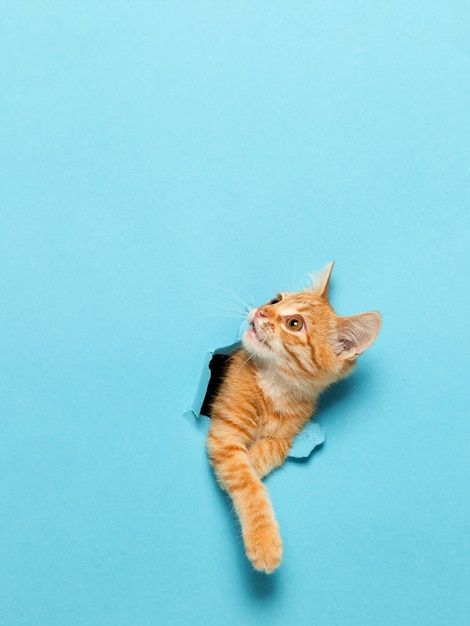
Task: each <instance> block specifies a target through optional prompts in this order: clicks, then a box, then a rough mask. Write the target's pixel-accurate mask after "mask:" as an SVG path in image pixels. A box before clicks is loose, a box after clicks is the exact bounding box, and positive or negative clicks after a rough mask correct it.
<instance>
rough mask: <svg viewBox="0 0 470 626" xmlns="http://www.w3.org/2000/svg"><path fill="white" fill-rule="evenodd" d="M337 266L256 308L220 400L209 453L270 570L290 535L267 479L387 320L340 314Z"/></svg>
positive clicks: (253, 553) (252, 547)
mask: <svg viewBox="0 0 470 626" xmlns="http://www.w3.org/2000/svg"><path fill="white" fill-rule="evenodd" d="M331 269H332V264H330V265H329V266H327V268H325V270H324V271H323V272H322V273H321V274H320V276H319V277H318V278H317V280H316V282H315V284H314V285H313V286H312V288H310V289H307V290H304V291H301V292H298V293H283V294H280V295H279V296H277V297H276V298H275V299H274V300H273V301H272V302H270V303H268V304H266V305H263V306H261V307H258V308H257V309H253V310H252V311H251V312H250V314H249V316H248V321H249V322H250V328H249V329H248V331H247V332H246V333H245V335H244V337H243V342H242V343H243V346H242V348H241V349H240V350H239V351H238V352H236V353H235V354H234V355H233V356H232V358H231V360H230V363H229V366H228V370H227V373H226V375H225V379H224V381H223V383H222V385H221V387H220V390H219V392H218V394H217V397H216V398H215V400H214V402H213V407H212V422H211V427H210V430H209V435H208V440H207V449H208V454H209V458H210V461H211V463H212V466H213V468H214V472H215V475H216V477H217V480H218V482H219V484H220V486H221V487H222V488H223V489H224V490H226V491H227V493H228V494H229V496H230V498H231V499H232V502H233V504H234V507H235V510H236V512H237V515H238V518H239V520H240V525H241V530H242V535H243V541H244V544H245V549H246V554H247V556H248V558H249V559H250V561H251V562H252V564H253V566H254V567H255V568H256V569H257V570H261V571H264V572H266V573H270V572H273V571H274V570H275V569H276V568H277V567H278V566H279V564H280V562H281V558H282V541H281V536H280V533H279V527H278V524H277V521H276V518H275V515H274V511H273V509H272V506H271V502H270V499H269V496H268V493H267V490H266V488H265V486H264V484H263V482H262V480H261V479H262V478H263V477H264V476H266V475H267V474H269V472H271V471H272V470H273V469H275V468H276V467H279V466H280V465H282V464H283V463H284V461H285V459H286V457H287V455H288V453H289V450H290V448H291V445H292V441H293V439H294V437H295V436H296V435H297V433H298V432H299V431H300V430H301V429H302V428H303V426H304V425H305V424H306V422H307V421H308V420H309V418H310V416H311V415H312V414H313V413H314V411H315V406H316V402H317V398H318V396H319V394H320V392H321V391H323V390H324V389H325V388H326V387H327V386H328V385H330V384H331V383H334V382H335V381H337V380H339V379H340V378H342V377H343V376H345V375H346V374H347V373H348V372H349V371H350V370H351V369H352V367H353V366H354V363H355V361H356V359H357V357H358V356H359V354H361V353H362V352H363V351H364V350H365V349H366V348H367V347H369V345H371V343H372V342H373V341H374V340H375V338H376V336H377V334H378V331H379V328H380V321H381V319H380V315H379V314H378V313H375V312H372V313H363V314H360V315H357V316H352V317H339V316H337V315H336V314H335V312H334V310H333V308H332V307H331V305H330V304H329V302H328V282H329V277H330V274H331ZM276 300H279V301H276ZM298 316H300V317H298ZM292 319H294V326H295V328H293V327H291V326H289V324H292ZM299 326H301V328H300V329H298V327H299Z"/></svg>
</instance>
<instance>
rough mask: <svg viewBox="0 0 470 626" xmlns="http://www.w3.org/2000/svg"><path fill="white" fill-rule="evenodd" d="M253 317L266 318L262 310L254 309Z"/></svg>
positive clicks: (266, 315)
mask: <svg viewBox="0 0 470 626" xmlns="http://www.w3.org/2000/svg"><path fill="white" fill-rule="evenodd" d="M255 317H268V314H267V313H266V311H265V310H264V309H256V313H255Z"/></svg>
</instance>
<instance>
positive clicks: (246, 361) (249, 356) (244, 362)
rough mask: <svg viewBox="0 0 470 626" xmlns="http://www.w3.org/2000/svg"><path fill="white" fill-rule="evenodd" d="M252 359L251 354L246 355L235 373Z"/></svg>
mask: <svg viewBox="0 0 470 626" xmlns="http://www.w3.org/2000/svg"><path fill="white" fill-rule="evenodd" d="M252 357H253V353H252V354H249V355H248V358H247V359H245V360H244V361H243V363H242V364H241V365H240V367H239V368H238V369H237V372H239V371H240V370H241V368H242V367H243V366H244V365H246V364H247V363H248V361H249V360H250V359H251V358H252Z"/></svg>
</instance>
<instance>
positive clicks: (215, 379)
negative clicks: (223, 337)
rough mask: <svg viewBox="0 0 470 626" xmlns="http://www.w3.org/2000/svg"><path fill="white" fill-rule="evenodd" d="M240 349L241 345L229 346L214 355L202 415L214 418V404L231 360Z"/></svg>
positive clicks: (210, 365)
mask: <svg viewBox="0 0 470 626" xmlns="http://www.w3.org/2000/svg"><path fill="white" fill-rule="evenodd" d="M239 348H240V343H236V344H233V345H232V346H228V347H227V348H221V349H220V350H216V351H215V352H214V354H213V355H212V358H211V360H210V362H209V369H210V379H209V384H208V385H207V390H206V395H205V396H204V400H203V401H202V406H201V410H200V411H199V414H200V415H207V416H208V417H212V413H211V411H212V403H213V401H214V399H215V397H216V395H217V392H218V391H219V389H220V386H221V384H222V382H223V380H224V376H225V373H226V371H227V368H228V364H229V362H230V359H231V357H232V356H233V355H234V354H235V352H237V351H238V349H239Z"/></svg>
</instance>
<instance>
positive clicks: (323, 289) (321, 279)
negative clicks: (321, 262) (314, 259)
mask: <svg viewBox="0 0 470 626" xmlns="http://www.w3.org/2000/svg"><path fill="white" fill-rule="evenodd" d="M334 264H335V262H334V261H330V262H329V263H328V265H325V267H324V268H323V269H322V270H320V272H318V273H317V274H313V275H312V287H311V289H312V291H314V292H315V293H318V294H319V295H320V296H322V297H323V298H327V297H328V288H329V286H330V276H331V272H332V271H333V267H334Z"/></svg>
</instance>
